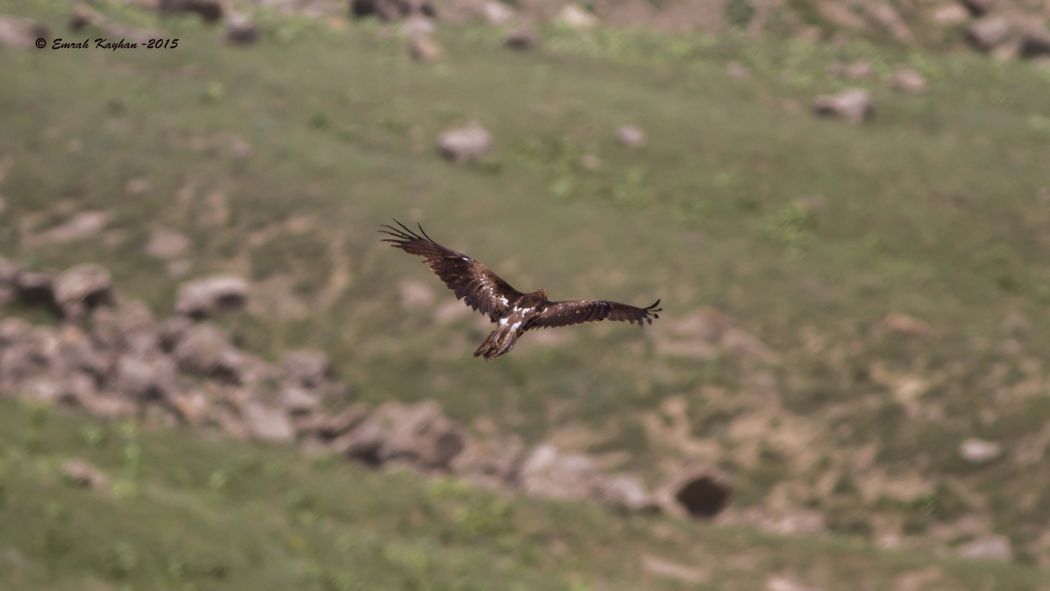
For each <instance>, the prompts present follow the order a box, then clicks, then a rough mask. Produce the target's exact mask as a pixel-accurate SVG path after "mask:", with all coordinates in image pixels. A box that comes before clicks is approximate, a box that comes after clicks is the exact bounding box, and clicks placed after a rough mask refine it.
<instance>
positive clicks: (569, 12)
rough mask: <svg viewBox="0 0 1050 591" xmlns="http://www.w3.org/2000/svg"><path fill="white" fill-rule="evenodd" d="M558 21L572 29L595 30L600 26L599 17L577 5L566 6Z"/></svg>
mask: <svg viewBox="0 0 1050 591" xmlns="http://www.w3.org/2000/svg"><path fill="white" fill-rule="evenodd" d="M556 20H557V22H558V23H560V24H562V25H565V26H566V27H569V28H570V29H593V28H594V27H596V26H597V25H598V17H596V16H594V14H593V13H591V12H589V11H587V10H586V9H584V8H582V7H580V6H579V5H577V4H566V5H565V7H564V8H562V9H561V12H559V13H558V16H557V19H556Z"/></svg>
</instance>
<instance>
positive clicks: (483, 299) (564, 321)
mask: <svg viewBox="0 0 1050 591" xmlns="http://www.w3.org/2000/svg"><path fill="white" fill-rule="evenodd" d="M394 223H396V224H397V226H398V227H396V228H395V227H394V226H390V225H385V224H384V225H383V226H382V229H381V230H380V232H382V233H384V234H386V235H387V237H386V238H383V239H382V241H383V242H389V243H390V244H391V245H392V246H394V247H396V248H400V249H401V250H403V251H405V252H407V253H409V254H414V255H418V256H421V257H423V259H424V260H425V261H426V263H427V265H429V266H430V269H431V270H433V271H434V273H435V274H437V276H438V277H440V278H441V280H442V281H443V282H444V283H445V285H447V286H448V288H449V289H451V290H452V291H453V292H454V293H455V294H456V298H457V299H461V300H463V301H464V302H465V303H466V304H467V305H468V306H470V307H471V308H473V309H474V310H477V311H478V312H481V313H482V314H485V315H486V316H488V317H489V320H491V321H492V322H495V323H497V326H496V328H495V329H494V330H493V331H492V332H491V333H489V336H488V337H487V338H486V339H485V342H483V343H481V346H480V347H478V350H477V351H474V356H475V357H478V356H483V357H485V359H490V358H492V357H499V356H500V355H504V354H506V353H509V352H510V350H511V349H513V348H514V343H516V342H517V340H518V338H519V337H521V335H523V334H524V333H525V331H527V330H531V329H533V328H551V327H555V326H568V325H570V324H579V323H581V322H591V321H598V320H620V321H625V322H630V323H632V324H633V323H635V322H637V323H638V325H639V326H641V325H642V324H644V323H646V322H647V323H649V324H652V323H653V318H659V317H660V316H659V314H657V312H660V311H662V310H663V308H658V307H657V306H659V305H660V300H656V301H655V302H653V304H652V305H650V306H647V307H645V308H638V307H635V306H629V305H627V304H621V303H619V302H610V301H608V300H566V301H561V302H552V301H551V300H549V299H547V292H546V291H544V290H543V289H537V290H536V291H533V292H530V293H521V292H520V291H518V290H516V289H514V288H513V287H511V286H510V284H509V283H507V282H506V281H504V280H502V279H500V278H499V276H498V275H496V274H495V273H493V272H492V271H490V270H489V268H488V267H486V266H485V265H483V264H481V263H480V262H478V261H477V260H475V259H474V258H473V257H471V256H468V255H466V254H463V253H462V252H458V251H455V250H452V249H451V248H447V247H445V246H442V245H440V244H438V243H437V242H435V241H434V240H433V239H431V238H430V236H428V235H427V233H426V232H425V231H423V226H422V225H419V226H418V227H419V233H418V234H417V233H416V232H415V231H414V230H412V229H410V228H408V227H407V226H405V225H404V224H402V223H401V222H399V221H397V220H396V219H395V220H394Z"/></svg>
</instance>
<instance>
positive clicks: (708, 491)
mask: <svg viewBox="0 0 1050 591" xmlns="http://www.w3.org/2000/svg"><path fill="white" fill-rule="evenodd" d="M667 490H668V492H669V493H670V495H669V496H670V497H671V500H673V502H674V503H675V505H674V506H672V507H668V508H669V509H672V511H675V510H678V509H684V510H685V512H686V514H688V515H690V516H692V517H701V518H711V517H714V516H715V515H718V514H719V513H721V512H722V510H723V509H725V508H726V506H727V505H728V504H729V497H730V494H731V492H732V491H731V489H730V488H729V484H728V483H727V482H726V480H725V478H724V477H722V476H721V475H719V474H718V473H716V472H714V471H712V470H707V469H699V470H691V471H689V472H687V473H686V474H684V475H683V476H682V477H680V478H678V479H677V480H675V481H674V482H672V483H671V484H670V485H669V486H668V489H667ZM678 512H680V511H678Z"/></svg>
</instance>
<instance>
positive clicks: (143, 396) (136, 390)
mask: <svg viewBox="0 0 1050 591" xmlns="http://www.w3.org/2000/svg"><path fill="white" fill-rule="evenodd" d="M113 388H114V389H115V390H116V391H117V392H120V393H122V394H124V395H126V396H130V397H132V398H135V399H137V400H140V401H145V400H163V399H166V398H168V397H169V396H170V395H171V394H172V393H173V392H174V391H175V364H174V363H173V362H172V361H171V359H170V358H168V357H162V356H159V355H150V356H146V355H137V354H128V355H123V356H121V357H120V359H119V360H117V368H116V375H115V377H114V379H113Z"/></svg>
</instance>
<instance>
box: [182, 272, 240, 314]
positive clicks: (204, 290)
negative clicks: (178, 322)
mask: <svg viewBox="0 0 1050 591" xmlns="http://www.w3.org/2000/svg"><path fill="white" fill-rule="evenodd" d="M247 299H248V282H247V281H245V280H244V279H241V278H240V277H236V276H233V275H216V276H213V277H206V278H204V279H197V280H195V281H190V282H188V283H183V284H182V285H181V286H179V292H178V295H177V296H176V298H175V311H176V312H178V313H179V314H182V315H184V316H189V317H191V318H207V317H209V316H212V315H214V314H216V313H218V312H222V311H226V310H235V309H240V308H243V307H244V304H245V302H246V301H247Z"/></svg>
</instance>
